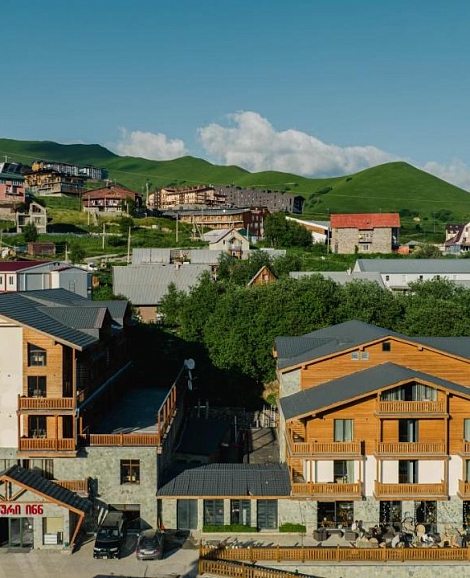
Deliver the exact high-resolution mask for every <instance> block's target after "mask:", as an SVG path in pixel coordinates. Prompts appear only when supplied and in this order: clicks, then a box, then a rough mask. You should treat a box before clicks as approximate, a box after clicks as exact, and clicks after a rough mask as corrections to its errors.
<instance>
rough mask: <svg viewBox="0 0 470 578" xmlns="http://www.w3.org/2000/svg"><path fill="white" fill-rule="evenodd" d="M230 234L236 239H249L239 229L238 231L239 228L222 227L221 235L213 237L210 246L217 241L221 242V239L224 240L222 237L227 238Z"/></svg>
mask: <svg viewBox="0 0 470 578" xmlns="http://www.w3.org/2000/svg"><path fill="white" fill-rule="evenodd" d="M230 235H233V236H234V237H235V238H236V239H242V240H243V241H247V242H248V239H247V238H246V237H244V236H243V235H242V234H241V233H240V232H239V231H237V229H234V228H232V229H222V230H221V232H220V235H219V236H218V237H215V238H213V239H211V240H210V241H209V246H210V245H212V244H215V243H220V241H222V239H225V238H226V237H229V236H230Z"/></svg>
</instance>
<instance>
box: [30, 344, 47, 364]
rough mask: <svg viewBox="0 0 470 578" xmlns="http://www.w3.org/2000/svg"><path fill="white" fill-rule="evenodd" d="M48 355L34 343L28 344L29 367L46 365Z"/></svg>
mask: <svg viewBox="0 0 470 578" xmlns="http://www.w3.org/2000/svg"><path fill="white" fill-rule="evenodd" d="M46 362H47V354H46V350H45V349H42V347H38V346H37V345H33V344H32V343H28V365H29V367H37V366H43V365H46Z"/></svg>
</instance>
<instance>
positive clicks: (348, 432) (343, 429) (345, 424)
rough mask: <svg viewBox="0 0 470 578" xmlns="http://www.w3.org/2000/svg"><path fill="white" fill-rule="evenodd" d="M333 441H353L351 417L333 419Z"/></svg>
mask: <svg viewBox="0 0 470 578" xmlns="http://www.w3.org/2000/svg"><path fill="white" fill-rule="evenodd" d="M334 428H335V431H334V439H335V442H352V441H354V420H352V419H335V424H334Z"/></svg>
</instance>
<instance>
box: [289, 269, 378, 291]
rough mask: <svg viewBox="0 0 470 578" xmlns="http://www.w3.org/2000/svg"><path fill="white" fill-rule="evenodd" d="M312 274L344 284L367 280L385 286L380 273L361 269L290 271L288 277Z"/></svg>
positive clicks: (298, 277) (296, 277)
mask: <svg viewBox="0 0 470 578" xmlns="http://www.w3.org/2000/svg"><path fill="white" fill-rule="evenodd" d="M312 275H321V276H322V277H324V278H325V279H330V281H334V282H335V283H339V284H340V285H345V284H346V283H350V282H351V281H369V282H374V283H378V285H379V286H380V287H382V288H385V285H384V282H383V279H382V277H381V275H380V273H376V272H371V273H365V272H363V271H351V272H349V271H291V272H290V273H289V277H291V278H292V279H302V277H311V276H312Z"/></svg>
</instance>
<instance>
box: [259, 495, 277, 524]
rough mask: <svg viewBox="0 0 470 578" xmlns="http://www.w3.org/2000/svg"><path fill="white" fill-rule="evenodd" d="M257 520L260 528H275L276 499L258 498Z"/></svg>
mask: <svg viewBox="0 0 470 578" xmlns="http://www.w3.org/2000/svg"><path fill="white" fill-rule="evenodd" d="M257 520H258V528H259V529H260V530H275V529H277V500H258V501H257Z"/></svg>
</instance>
